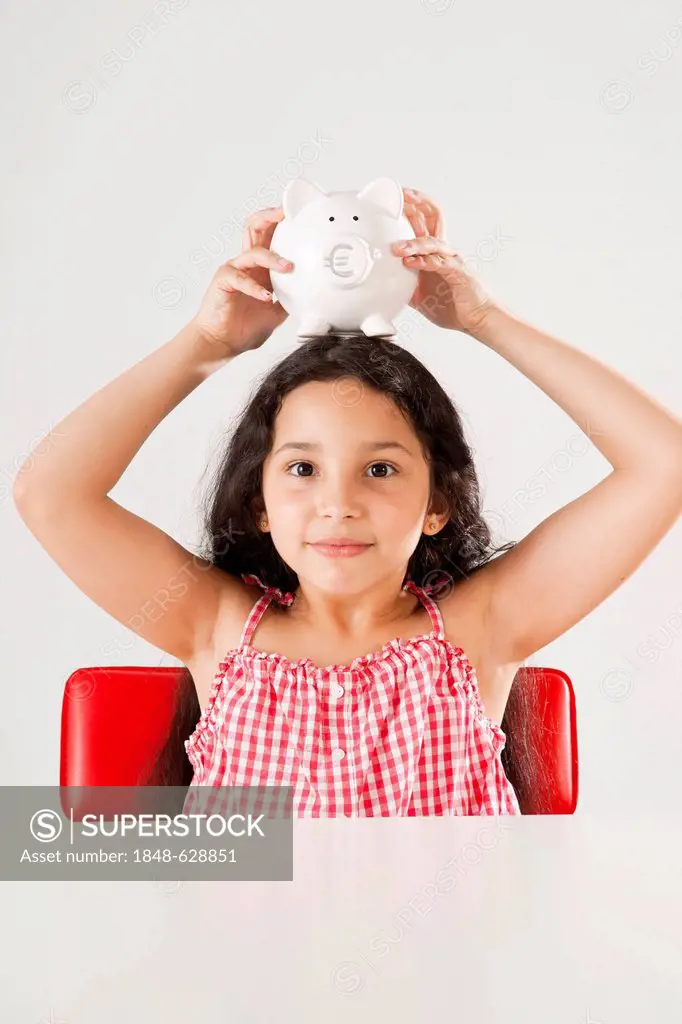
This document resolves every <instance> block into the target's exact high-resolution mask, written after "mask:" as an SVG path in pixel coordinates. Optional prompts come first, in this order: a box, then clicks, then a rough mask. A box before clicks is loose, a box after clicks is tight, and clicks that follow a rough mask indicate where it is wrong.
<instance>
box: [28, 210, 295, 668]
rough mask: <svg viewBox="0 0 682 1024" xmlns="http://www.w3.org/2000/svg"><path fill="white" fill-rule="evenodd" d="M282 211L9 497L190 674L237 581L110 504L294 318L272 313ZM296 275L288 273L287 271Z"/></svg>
mask: <svg viewBox="0 0 682 1024" xmlns="http://www.w3.org/2000/svg"><path fill="white" fill-rule="evenodd" d="M280 219H281V211H279V210H267V211H262V212H259V213H257V214H255V215H254V216H253V217H252V218H250V219H249V221H248V222H247V225H246V229H245V232H244V245H243V250H242V253H241V254H239V255H238V256H237V257H236V258H235V259H233V260H230V261H228V262H227V263H226V264H223V266H221V267H220V268H219V269H218V271H217V272H216V274H215V276H214V278H213V281H212V282H211V285H210V286H209V288H208V291H207V292H206V295H205V296H204V299H203V302H202V305H201V308H200V310H199V312H198V313H197V315H196V316H195V317H194V318H193V319H192V320H191V321H190V322H189V323H188V324H187V325H186V326H185V327H183V328H182V330H181V331H180V332H179V333H178V334H177V335H176V336H175V337H174V338H173V339H172V340H171V341H169V342H167V343H166V344H164V345H162V346H161V347H160V348H159V349H157V350H155V351H154V352H152V353H151V354H150V355H148V356H146V357H145V358H144V359H142V360H141V361H140V362H139V363H136V364H135V365H134V366H132V367H131V368H130V369H128V370H126V371H125V372H124V373H122V374H121V375H120V376H119V377H117V378H115V379H114V380H112V381H111V382H110V383H108V384H107V385H106V386H105V387H103V388H102V389H101V390H99V391H97V392H95V394H94V395H92V396H91V397H90V398H89V399H88V400H87V401H85V402H84V403H83V404H82V405H80V406H79V407H78V408H77V409H75V410H74V411H73V412H71V413H70V414H69V415H68V416H67V417H66V418H65V419H64V420H62V421H61V422H60V423H58V424H57V426H56V427H55V428H54V430H53V431H52V432H51V433H50V434H48V435H47V437H46V438H44V440H43V442H41V447H42V446H43V445H44V447H45V449H46V451H45V453H44V454H42V456H41V457H39V458H36V457H35V456H34V455H31V456H29V458H28V459H27V460H26V462H25V463H24V464H23V465H22V467H21V469H20V471H19V473H18V474H17V477H16V479H15V483H14V487H13V497H14V501H15V504H16V506H17V509H18V511H19V514H20V515H21V517H22V519H23V520H24V522H25V523H26V525H27V526H28V528H29V529H30V530H31V532H32V533H33V535H34V536H35V537H36V539H37V540H38V541H39V542H40V544H41V545H42V546H43V547H44V548H45V550H46V551H47V552H48V554H49V555H50V556H51V557H52V558H53V559H54V561H55V562H57V564H58V565H59V566H60V567H61V568H62V569H63V570H64V572H65V573H66V574H67V576H69V578H70V579H72V580H73V582H74V583H75V584H76V586H78V587H79V588H80V589H81V590H82V591H83V592H84V593H85V594H87V595H88V597H90V598H92V600H93V601H95V602H96V604H98V605H100V607H102V608H104V610H105V611H107V612H109V614H110V615H112V616H113V617H114V618H115V619H117V620H118V621H119V622H121V623H123V624H124V625H126V626H128V628H130V629H132V630H133V632H135V633H137V634H138V635H139V636H142V637H144V639H146V640H148V641H149V642H150V643H152V644H154V645H155V646H157V647H159V648H161V649H162V650H164V651H167V652H168V653H169V654H171V655H173V656H175V657H177V658H179V659H180V660H182V661H184V662H187V661H188V660H191V659H192V658H193V657H194V656H195V655H196V653H197V652H199V651H203V650H204V649H207V646H208V645H210V641H211V637H212V633H213V629H214V625H215V621H216V617H217V615H218V609H219V605H220V604H221V603H224V602H225V601H226V600H227V602H228V603H229V600H230V591H231V589H232V588H234V589H233V591H232V593H233V594H236V590H237V587H238V586H239V584H238V581H236V580H234V579H233V578H232V577H231V576H229V574H227V573H224V572H222V571H221V570H219V569H217V568H216V567H215V566H213V565H211V564H210V563H207V562H205V561H204V560H203V559H200V558H199V557H198V556H196V555H194V554H192V553H191V552H189V551H188V550H187V549H186V548H184V547H183V546H182V545H180V544H178V543H177V542H176V541H175V540H173V539H172V538H171V537H169V536H168V534H166V533H164V532H163V530H160V529H159V528H157V527H156V526H153V525H152V524H151V523H148V522H146V521H145V520H144V519H141V518H140V517H139V516H137V515H135V514H134V513H133V512H130V511H128V510H127V509H125V508H123V507H122V506H121V505H119V504H117V503H116V502H115V501H113V499H112V498H110V497H109V491H111V490H112V488H113V487H114V486H115V485H116V483H117V482H118V480H119V479H120V477H121V476H122V475H123V473H124V471H125V469H126V467H127V466H128V465H129V464H130V462H131V461H132V459H133V457H134V456H135V454H136V453H137V451H138V450H139V449H140V448H141V446H142V444H143V443H144V441H145V440H146V439H147V438H148V437H149V435H150V434H151V433H152V431H153V430H154V429H155V428H156V427H157V426H158V424H159V423H160V422H161V421H162V420H163V419H164V418H165V417H166V416H167V415H168V413H170V412H171V410H172V409H174V408H175V407H176V406H177V405H178V404H179V403H180V402H181V401H182V400H183V399H184V398H185V397H186V396H187V395H188V394H190V393H191V392H192V391H193V390H194V389H195V388H196V387H197V386H198V385H199V384H200V383H201V382H202V381H203V380H205V379H206V378H207V377H208V376H209V375H211V374H212V373H214V372H215V371H216V370H218V369H219V368H221V367H223V366H224V365H225V364H226V363H228V362H230V361H231V360H232V359H233V358H235V356H237V355H239V354H240V353H241V352H244V351H246V350H248V349H253V348H258V347H259V346H260V345H262V344H263V342H264V341H265V340H266V339H267V338H268V337H269V335H270V334H271V333H272V331H273V330H274V329H275V327H276V326H277V325H278V324H280V323H281V322H282V321H283V320H284V319H286V315H287V314H286V312H285V310H283V308H282V307H281V306H280V305H279V304H278V303H273V302H272V296H271V293H270V292H269V290H268V287H267V286H269V284H270V281H269V273H268V268H269V267H275V268H277V269H278V270H280V271H282V270H286V269H287V266H284V265H283V264H282V262H281V260H280V258H279V257H277V256H276V255H275V254H274V253H272V252H271V251H270V250H269V248H267V246H269V243H270V240H271V238H272V233H273V232H274V228H275V225H276V223H277V222H278V220H280ZM289 266H290V265H289Z"/></svg>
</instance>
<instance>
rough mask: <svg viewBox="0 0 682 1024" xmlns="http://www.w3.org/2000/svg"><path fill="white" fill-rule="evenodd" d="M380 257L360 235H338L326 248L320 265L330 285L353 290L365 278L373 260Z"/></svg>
mask: <svg viewBox="0 0 682 1024" xmlns="http://www.w3.org/2000/svg"><path fill="white" fill-rule="evenodd" d="M380 255H381V253H380V250H379V249H376V248H374V249H372V248H371V247H370V246H369V244H368V242H367V241H366V240H365V239H364V238H363V237H362V236H361V235H352V234H347V235H339V236H337V237H336V238H334V240H333V241H330V243H329V245H328V246H327V247H326V249H325V251H324V254H323V257H322V265H323V267H324V268H325V270H326V272H327V275H328V279H329V281H330V283H331V284H333V285H335V286H336V287H337V288H354V287H356V286H357V285H359V284H362V282H363V281H364V280H365V279H366V278H367V276H368V274H369V272H370V271H371V269H372V267H373V265H374V261H375V259H377V258H378V257H379V256H380Z"/></svg>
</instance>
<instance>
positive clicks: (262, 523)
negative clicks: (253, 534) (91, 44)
mask: <svg viewBox="0 0 682 1024" xmlns="http://www.w3.org/2000/svg"><path fill="white" fill-rule="evenodd" d="M267 526H268V520H267V518H266V517H265V516H263V518H262V519H261V521H260V528H261V530H266V529H267Z"/></svg>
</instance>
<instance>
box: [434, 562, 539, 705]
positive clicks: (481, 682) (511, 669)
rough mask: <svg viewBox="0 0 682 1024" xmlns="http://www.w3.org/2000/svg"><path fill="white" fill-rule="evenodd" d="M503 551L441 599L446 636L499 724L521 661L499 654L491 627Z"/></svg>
mask: <svg viewBox="0 0 682 1024" xmlns="http://www.w3.org/2000/svg"><path fill="white" fill-rule="evenodd" d="M503 558H504V554H502V555H499V556H498V557H497V558H495V559H492V560H491V561H490V562H488V563H487V564H486V565H484V566H482V567H481V568H480V569H477V570H476V572H475V573H473V574H472V575H471V576H469V577H465V578H464V579H461V580H459V581H458V582H457V583H455V584H454V586H453V587H452V589H451V590H450V592H449V593H448V594H446V596H444V597H443V598H442V599H441V600H440V601H439V602H438V605H439V608H440V611H441V614H442V616H443V625H444V628H445V636H446V639H447V640H449V641H450V643H452V644H453V645H454V646H456V647H460V648H461V649H462V650H463V651H464V653H465V655H466V657H467V659H468V661H469V662H470V664H471V666H472V668H473V669H474V672H475V674H476V678H477V680H478V686H479V691H480V694H481V700H482V702H483V706H484V708H485V712H486V714H487V715H488V716H489V717H490V718H491V719H492V720H493V721H494V722H496V723H497V725H500V724H501V722H502V717H503V715H504V709H505V707H506V704H507V699H508V697H509V691H510V690H511V686H512V683H513V682H514V677H515V675H516V673H517V671H518V669H519V667H520V666H521V664H522V662H510V661H508V660H506V659H504V658H502V657H501V656H500V654H499V651H498V648H497V645H496V642H495V640H496V638H495V636H494V630H493V629H492V628H491V619H490V608H491V600H492V594H493V590H494V587H495V583H496V581H497V580H498V579H499V573H500V572H502V571H504V568H503V562H502V560H503Z"/></svg>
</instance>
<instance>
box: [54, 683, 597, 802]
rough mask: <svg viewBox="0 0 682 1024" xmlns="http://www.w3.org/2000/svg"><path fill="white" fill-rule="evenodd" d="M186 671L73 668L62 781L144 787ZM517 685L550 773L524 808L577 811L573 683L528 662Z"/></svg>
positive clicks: (536, 747)
mask: <svg viewBox="0 0 682 1024" xmlns="http://www.w3.org/2000/svg"><path fill="white" fill-rule="evenodd" d="M184 673H185V670H184V669H183V668H181V667H168V666H144V667H142V666H140V667H123V666H115V667H112V668H105V667H98V668H79V669H76V671H75V672H73V673H72V675H71V676H70V677H69V679H68V680H67V682H66V686H65V688H64V698H63V703H62V733H61V763H60V785H62V786H84V787H89V786H144V785H145V782H146V779H147V778H148V777H149V772H150V770H151V768H152V766H153V765H154V763H155V760H156V757H157V756H158V754H159V752H160V751H161V749H162V747H163V744H164V741H165V739H166V737H167V735H168V731H169V728H170V725H171V720H172V718H173V711H174V707H175V700H176V687H177V686H178V684H179V683H180V681H181V679H182V678H183V675H184ZM517 683H519V684H520V686H523V685H524V684H526V685H529V686H532V689H533V715H532V717H531V718H530V730H531V732H532V735H531V736H530V737H529V736H528V735H526V736H525V737H524V749H534V750H535V751H536V756H537V757H538V759H539V760H540V761H541V762H542V765H543V769H544V770H545V771H544V774H543V779H544V781H543V783H542V785H541V786H540V787H539V789H538V791H537V792H534V791H532V792H531V793H530V794H529V795H527V796H526V799H525V807H524V808H523V812H524V814H539V813H544V814H573V813H574V811H575V808H576V804H577V800H578V749H577V730H576V711H575V695H574V692H573V687H572V685H571V681H570V679H569V678H568V676H567V675H566V674H565V673H564V672H561V671H560V670H559V669H554V668H537V667H531V668H526V667H524V668H521V669H519V671H518V673H517V678H516V680H515V683H514V687H515V686H516V685H517ZM512 692H514V688H512ZM510 703H511V697H510ZM510 739H511V737H510V735H509V734H508V745H509V743H510ZM529 740H530V743H529V742H528V741H529ZM540 808H544V810H541V809H540ZM547 808H549V810H548V809H547Z"/></svg>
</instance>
